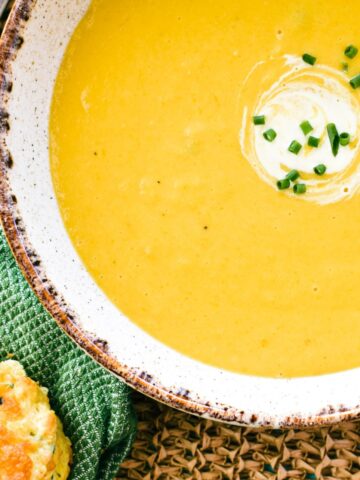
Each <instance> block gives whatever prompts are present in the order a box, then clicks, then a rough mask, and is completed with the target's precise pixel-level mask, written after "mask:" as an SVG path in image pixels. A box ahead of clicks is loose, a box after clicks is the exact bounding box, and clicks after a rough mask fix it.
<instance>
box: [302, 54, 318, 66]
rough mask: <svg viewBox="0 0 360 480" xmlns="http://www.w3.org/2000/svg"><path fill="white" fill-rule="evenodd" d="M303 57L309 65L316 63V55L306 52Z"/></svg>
mask: <svg viewBox="0 0 360 480" xmlns="http://www.w3.org/2000/svg"><path fill="white" fill-rule="evenodd" d="M302 59H303V60H304V62H305V63H308V64H309V65H315V63H316V57H313V56H312V55H310V54H309V53H304V55H303V56H302Z"/></svg>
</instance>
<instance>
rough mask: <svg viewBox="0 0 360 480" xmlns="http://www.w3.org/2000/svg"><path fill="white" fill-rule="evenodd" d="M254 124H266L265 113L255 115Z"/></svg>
mask: <svg viewBox="0 0 360 480" xmlns="http://www.w3.org/2000/svg"><path fill="white" fill-rule="evenodd" d="M253 122H254V125H265V115H255V116H254V117H253Z"/></svg>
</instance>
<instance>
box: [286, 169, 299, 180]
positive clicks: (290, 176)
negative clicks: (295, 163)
mask: <svg viewBox="0 0 360 480" xmlns="http://www.w3.org/2000/svg"><path fill="white" fill-rule="evenodd" d="M299 177H300V173H299V172H298V171H297V170H291V171H290V172H289V173H288V174H287V175H286V178H287V179H288V180H290V181H291V182H295V180H297V179H298V178H299Z"/></svg>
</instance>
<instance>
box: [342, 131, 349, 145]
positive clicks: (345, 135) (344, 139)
mask: <svg viewBox="0 0 360 480" xmlns="http://www.w3.org/2000/svg"><path fill="white" fill-rule="evenodd" d="M349 143H350V134H349V133H347V132H343V133H342V134H341V135H340V145H341V146H342V147H346V145H349Z"/></svg>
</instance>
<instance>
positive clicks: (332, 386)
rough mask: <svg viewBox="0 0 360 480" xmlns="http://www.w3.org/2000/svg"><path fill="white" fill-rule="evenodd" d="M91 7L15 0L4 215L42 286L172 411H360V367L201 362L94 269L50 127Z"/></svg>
mask: <svg viewBox="0 0 360 480" xmlns="http://www.w3.org/2000/svg"><path fill="white" fill-rule="evenodd" d="M89 4H90V0H77V1H74V0H62V1H61V2H57V1H51V2H49V1H48V0H37V1H36V0H17V2H16V3H15V7H14V9H13V11H12V13H11V15H10V18H9V20H8V23H7V25H6V28H5V31H4V34H3V37H2V41H1V55H0V60H1V82H0V89H1V93H0V136H1V142H0V168H1V178H0V197H1V198H0V202H1V203H0V214H1V220H2V224H3V228H4V231H5V233H6V236H7V239H8V242H9V244H10V246H11V248H12V251H13V253H14V256H15V258H16V261H17V263H18V265H19V267H20V268H21V270H22V272H23V274H24V276H25V277H26V279H27V281H28V282H29V284H30V285H31V287H32V289H33V291H34V292H35V294H36V295H37V297H38V298H39V300H40V301H41V303H42V304H43V305H44V307H45V308H46V309H47V310H48V311H49V312H50V314H51V315H52V316H53V318H54V319H55V320H56V322H57V323H58V324H59V326H60V327H61V328H62V329H63V330H64V331H65V332H66V333H67V334H68V335H69V336H70V338H71V339H72V340H73V341H74V342H76V343H77V344H78V345H79V347H80V348H82V349H84V350H85V351H86V352H87V353H88V354H89V355H90V356H91V357H92V358H93V359H94V360H96V361H97V362H99V363H100V364H102V365H103V366H104V367H105V368H107V369H108V370H110V371H111V372H113V373H114V374H115V375H117V376H118V377H119V378H120V379H122V380H123V381H125V382H126V383H127V384H128V385H130V386H132V387H134V388H135V389H137V390H139V391H140V392H142V393H144V394H146V395H148V396H150V397H152V398H154V399H156V400H159V401H161V402H164V403H166V404H168V405H171V406H173V407H175V408H178V409H181V410H185V411H187V412H190V413H193V414H196V415H200V416H204V417H207V418H212V419H218V420H221V421H224V422H230V423H235V424H241V425H252V426H256V427H260V426H273V427H294V426H312V425H320V424H327V423H332V422H337V421H340V420H345V419H354V418H356V417H358V416H359V414H360V406H359V403H360V401H359V399H360V369H354V370H349V371H344V372H341V373H336V374H331V375H323V376H314V377H307V378H294V379H271V378H261V377H255V376H248V375H240V374H235V373H231V372H228V371H222V370H219V369H217V368H214V367H211V366H208V365H205V364H202V363H200V362H197V361H195V360H192V359H190V358H187V357H185V356H183V355H181V354H180V353H178V352H176V351H174V350H172V349H170V348H168V347H167V346H165V345H163V344H161V343H160V342H158V341H157V340H155V339H154V338H152V337H151V336H149V335H148V334H146V333H145V332H144V331H142V330H141V329H140V328H138V327H137V326H136V325H135V324H133V323H132V322H131V321H130V320H129V319H128V318H126V317H125V316H124V315H123V314H122V313H121V312H120V311H119V310H118V309H117V308H116V307H115V306H114V305H113V304H112V303H111V302H110V301H109V300H108V298H107V297H106V296H105V294H104V293H103V292H102V291H101V290H100V289H99V287H98V286H97V285H96V284H95V282H94V281H93V280H92V278H91V277H90V275H89V274H88V272H87V271H86V269H85V267H84V265H83V264H82V262H81V260H80V259H79V257H78V255H77V253H76V251H75V249H74V247H73V245H72V243H71V241H70V239H69V237H68V235H67V233H66V230H65V227H64V225H63V222H62V219H61V216H60V213H59V209H58V206H57V202H56V199H55V194H54V190H53V185H52V180H51V174H50V166H49V158H48V156H49V153H48V149H49V134H48V124H49V113H50V105H51V99H52V94H53V89H54V82H55V79H56V76H57V72H58V69H59V67H60V63H61V60H62V57H63V55H64V52H65V49H66V47H67V44H68V42H69V40H70V38H71V35H72V33H73V31H74V29H75V28H76V26H77V24H78V22H79V21H80V20H81V19H82V17H83V15H84V14H85V13H86V11H87V9H88V7H89ZM69 121H71V112H69ZM190 333H191V332H190ZM239 348H241V338H239Z"/></svg>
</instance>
